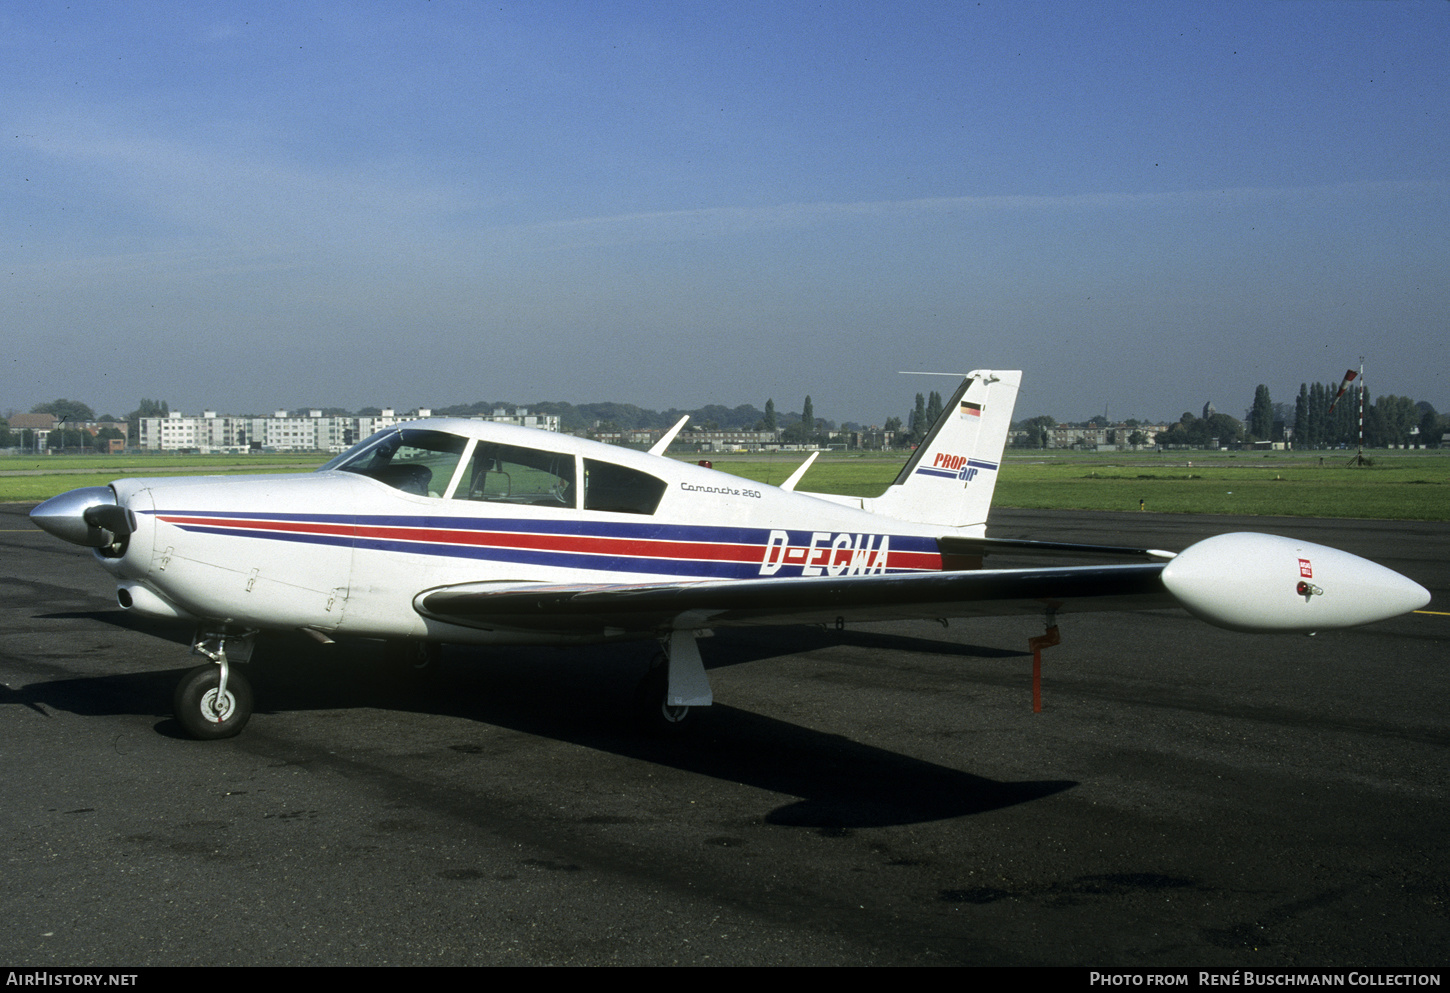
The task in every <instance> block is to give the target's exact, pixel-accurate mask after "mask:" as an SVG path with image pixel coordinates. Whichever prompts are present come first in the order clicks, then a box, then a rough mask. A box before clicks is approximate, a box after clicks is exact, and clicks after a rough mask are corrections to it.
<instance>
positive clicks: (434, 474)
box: [319, 428, 468, 497]
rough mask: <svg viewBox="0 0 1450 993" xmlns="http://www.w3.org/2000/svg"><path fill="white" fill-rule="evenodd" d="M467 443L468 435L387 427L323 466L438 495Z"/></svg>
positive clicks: (446, 483)
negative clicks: (461, 436)
mask: <svg viewBox="0 0 1450 993" xmlns="http://www.w3.org/2000/svg"><path fill="white" fill-rule="evenodd" d="M467 444H468V439H466V438H460V437H459V436H458V435H456V434H449V433H447V432H446V431H427V430H423V429H420V428H404V429H401V430H398V429H394V428H390V429H388V430H386V431H380V432H378V433H377V434H375V435H373V436H372V437H370V438H367V439H366V440H364V441H362V442H360V443H359V444H357V445H355V446H353V447H352V448H351V449H349V450H348V451H346V452H344V453H343V454H342V455H340V456H338V457H337V458H335V459H333V460H332V461H331V462H328V463H327V464H326V465H324V466H323V467H322V470H327V469H339V470H341V471H343V472H355V473H357V474H358V475H360V476H367V477H369V478H371V479H376V480H377V481H378V482H380V483H386V484H387V485H389V486H392V487H394V488H395V489H399V490H402V491H403V492H404V493H415V494H417V495H418V496H432V497H437V496H442V495H443V494H444V493H445V492H446V491H447V489H448V483H449V481H450V480H452V479H453V473H454V470H455V469H457V468H458V460H459V459H460V458H462V457H463V449H464V446H466V445H467ZM322 470H319V471H322Z"/></svg>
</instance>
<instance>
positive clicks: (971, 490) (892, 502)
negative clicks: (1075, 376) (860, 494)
mask: <svg viewBox="0 0 1450 993" xmlns="http://www.w3.org/2000/svg"><path fill="white" fill-rule="evenodd" d="M1021 382H1022V373H1021V372H1020V371H1017V370H1011V371H1007V372H1001V371H996V372H994V371H990V370H978V371H977V372H973V373H969V374H968V375H967V378H966V379H965V380H964V381H963V382H962V385H961V386H960V387H959V388H958V389H957V391H956V393H954V394H952V398H951V400H949V401H948V402H947V403H946V405H945V406H944V407H943V409H942V414H941V417H940V418H939V419H938V420H937V422H936V423H935V424H934V425H932V429H931V433H930V434H928V435H927V437H926V440H925V441H923V442H922V443H921V445H920V446H919V447H918V448H917V450H916V451H915V452H913V453H912V456H911V459H910V461H908V462H907V463H906V466H905V468H903V469H902V470H901V474H900V475H899V476H897V477H896V481H895V482H894V483H892V484H891V485H890V486H889V487H887V489H886V492H885V493H883V494H881V496H879V497H877V498H876V499H875V500H871V501H869V502H867V504H866V509H868V510H870V511H872V512H873V513H877V514H885V515H887V516H889V517H895V518H897V519H899V520H904V521H916V522H919V523H922V524H940V525H942V526H944V527H972V526H974V525H980V526H984V525H985V524H986V523H987V511H989V510H990V509H991V507H992V491H993V490H995V489H996V487H997V471H998V470H999V469H1000V468H1001V465H1002V451H1003V449H1005V448H1006V447H1007V432H1008V430H1009V429H1010V428H1011V426H1012V409H1013V407H1015V406H1016V404H1017V387H1018V386H1019V385H1020V384H1021Z"/></svg>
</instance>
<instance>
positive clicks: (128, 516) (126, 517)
mask: <svg viewBox="0 0 1450 993" xmlns="http://www.w3.org/2000/svg"><path fill="white" fill-rule="evenodd" d="M30 519H31V520H32V521H34V522H35V525H36V527H39V528H40V529H41V530H43V531H48V532H49V533H51V534H53V535H55V536H56V537H57V538H63V539H65V540H66V541H69V542H71V543H73V544H76V545H85V546H86V547H87V548H105V547H107V546H109V545H114V544H116V543H117V542H119V541H122V540H124V539H125V538H126V537H127V536H129V535H130V534H131V532H133V531H135V530H136V515H135V514H133V513H132V512H131V510H130V509H129V508H127V507H122V506H120V505H119V504H118V503H116V494H115V493H113V492H112V491H111V488H110V487H109V486H85V487H82V488H81V489H78V490H70V491H69V492H66V493H62V494H61V495H60V496H56V497H51V498H50V499H49V500H47V501H45V502H44V503H42V504H41V505H40V506H38V507H36V508H35V509H34V510H32V511H31V512H30Z"/></svg>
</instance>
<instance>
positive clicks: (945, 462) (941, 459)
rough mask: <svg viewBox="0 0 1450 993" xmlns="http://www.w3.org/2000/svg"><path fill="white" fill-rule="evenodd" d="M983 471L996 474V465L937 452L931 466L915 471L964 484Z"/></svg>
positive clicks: (963, 456)
mask: <svg viewBox="0 0 1450 993" xmlns="http://www.w3.org/2000/svg"><path fill="white" fill-rule="evenodd" d="M984 469H985V470H989V471H991V472H996V471H997V463H996V462H986V461H984V460H982V459H974V458H969V457H967V456H965V455H953V454H951V453H950V452H937V453H936V457H935V458H934V459H932V462H931V465H924V466H921V467H920V468H919V469H917V470H916V471H917V473H918V474H919V475H922V476H940V477H941V478H943V479H960V480H961V481H962V482H964V483H970V482H971V481H972V479H973V477H975V476H976V475H977V473H979V472H981V471H982V470H984Z"/></svg>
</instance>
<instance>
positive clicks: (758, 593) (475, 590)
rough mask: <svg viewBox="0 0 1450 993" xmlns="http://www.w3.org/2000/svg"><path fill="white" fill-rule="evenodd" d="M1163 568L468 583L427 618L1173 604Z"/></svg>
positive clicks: (762, 618)
mask: <svg viewBox="0 0 1450 993" xmlns="http://www.w3.org/2000/svg"><path fill="white" fill-rule="evenodd" d="M1163 568H1164V566H1163V564H1162V563H1147V564H1134V565H1099V566H1071V567H1056V568H1044V569H993V570H969V571H960V572H933V573H906V574H893V575H879V576H841V577H829V576H824V577H812V578H803V577H802V578H781V579H746V580H710V581H699V582H677V583H639V584H626V585H604V584H575V585H556V584H547V583H468V584H463V585H458V586H445V587H439V588H436V589H432V590H425V591H424V592H423V593H420V594H419V595H418V596H417V597H416V598H415V600H414V606H415V607H416V608H417V610H418V612H419V613H421V614H422V615H423V616H425V617H430V618H434V619H436V620H441V621H447V622H449V623H452V624H462V625H466V626H469V627H476V628H485V629H493V630H518V631H555V632H560V633H563V632H566V631H567V632H569V633H570V634H573V635H576V636H577V635H584V634H586V633H587V632H590V631H597V632H598V633H599V634H600V635H601V636H604V637H622V636H626V635H648V634H656V633H659V632H663V631H669V630H685V629H690V628H701V627H730V626H740V625H760V624H800V623H830V622H832V621H834V620H836V618H845V619H846V620H851V621H867V620H893V619H901V618H916V617H983V616H993V615H1002V614H1014V613H1026V614H1040V613H1042V611H1043V610H1044V609H1046V608H1047V607H1051V608H1053V609H1055V610H1059V611H1063V610H1071V611H1079V610H1134V609H1146V608H1158V607H1174V606H1178V601H1177V600H1175V599H1174V597H1173V596H1172V595H1171V594H1170V593H1169V592H1168V591H1167V590H1166V589H1165V588H1164V586H1163V582H1162V578H1161V576H1162V572H1163Z"/></svg>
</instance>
